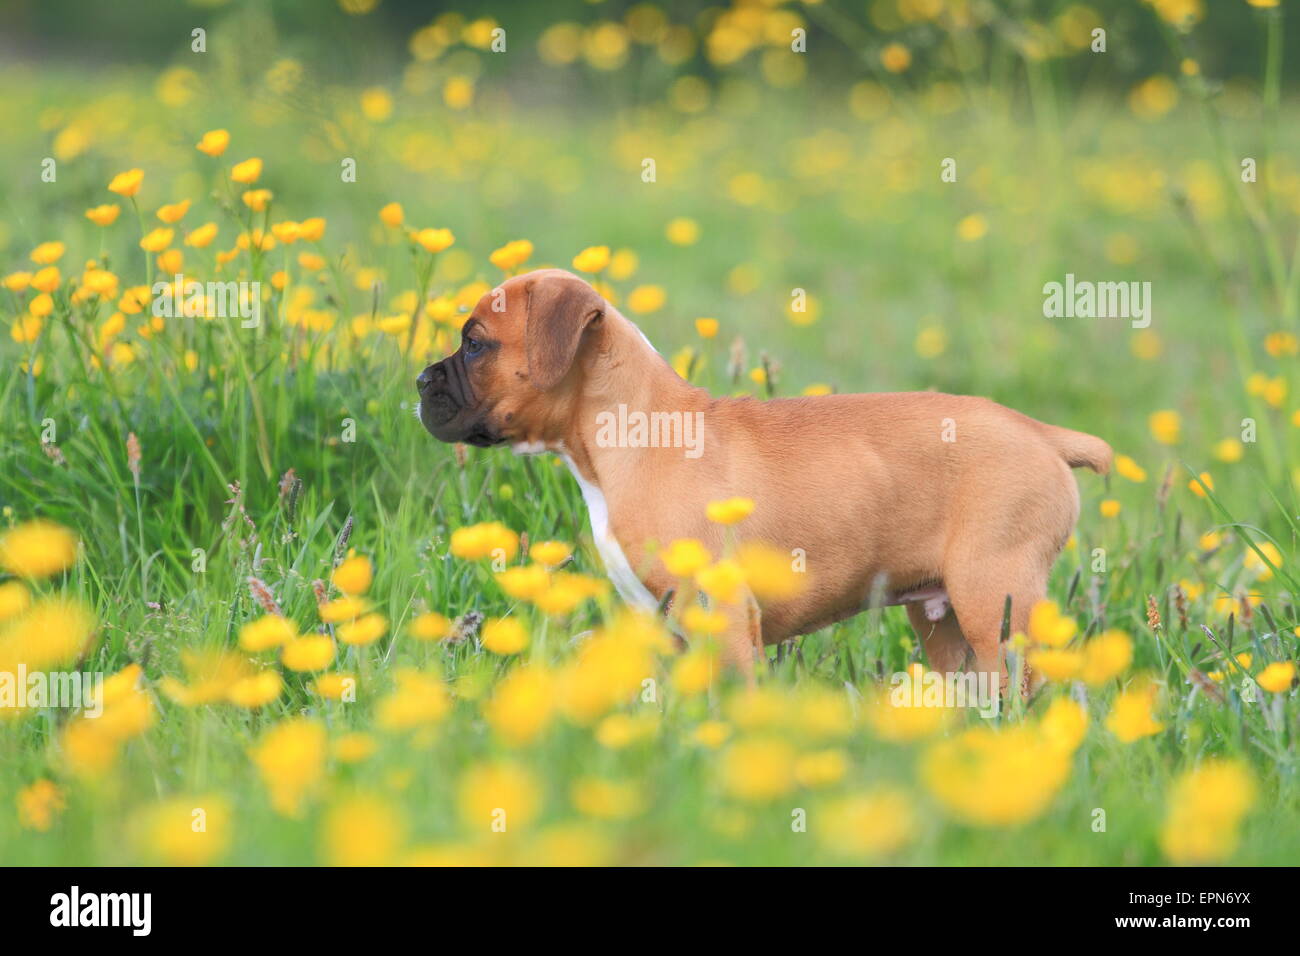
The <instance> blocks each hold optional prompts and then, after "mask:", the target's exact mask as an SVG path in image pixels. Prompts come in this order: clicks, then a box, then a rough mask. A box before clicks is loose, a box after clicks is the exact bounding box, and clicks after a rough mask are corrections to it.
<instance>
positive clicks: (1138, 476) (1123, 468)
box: [1115, 455, 1147, 482]
mask: <svg viewBox="0 0 1300 956" xmlns="http://www.w3.org/2000/svg"><path fill="white" fill-rule="evenodd" d="M1115 472H1116V474H1118V475H1119V476H1120V477H1121V478H1127V479H1128V480H1129V481H1134V482H1142V481H1146V480H1147V473H1146V469H1144V468H1143V467H1142V466H1141V465H1139V464H1138V463H1137V462H1135V461H1134V460H1133V459H1132V458H1130V457H1129V456H1128V455H1116V456H1115Z"/></svg>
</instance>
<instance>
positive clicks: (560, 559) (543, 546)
mask: <svg viewBox="0 0 1300 956" xmlns="http://www.w3.org/2000/svg"><path fill="white" fill-rule="evenodd" d="M571 554H573V548H571V547H570V546H569V545H567V544H565V543H564V542H563V541H539V542H537V544H535V545H533V546H532V547H531V548H529V549H528V556H529V557H531V558H532V559H533V560H534V561H536V562H537V563H538V564H541V565H545V566H546V567H548V568H557V567H559V566H560V565H561V564H563V563H564V562H565V561H567V560H569V555H571Z"/></svg>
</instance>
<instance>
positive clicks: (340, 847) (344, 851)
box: [321, 794, 406, 866]
mask: <svg viewBox="0 0 1300 956" xmlns="http://www.w3.org/2000/svg"><path fill="white" fill-rule="evenodd" d="M405 837H406V824H405V820H404V817H403V814H402V810H401V808H400V807H398V806H396V805H395V804H393V803H392V802H390V801H388V800H385V799H382V798H380V797H377V796H374V795H372V794H356V795H353V796H350V797H347V798H346V799H344V800H343V801H341V802H340V803H337V804H335V805H334V806H332V807H330V809H329V810H328V811H327V812H326V814H325V822H324V825H323V827H322V833H321V844H322V846H321V855H322V856H323V857H324V860H325V862H326V864H327V865H329V866H385V865H389V864H391V863H392V862H393V860H394V859H395V858H396V856H397V854H398V852H399V851H400V850H401V849H402V845H403V843H404V840H405Z"/></svg>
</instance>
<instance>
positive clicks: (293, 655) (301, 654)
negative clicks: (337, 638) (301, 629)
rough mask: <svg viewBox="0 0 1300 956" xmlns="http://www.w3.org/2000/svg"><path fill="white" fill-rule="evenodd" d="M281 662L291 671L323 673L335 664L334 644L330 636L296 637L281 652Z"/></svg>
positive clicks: (311, 635)
mask: <svg viewBox="0 0 1300 956" xmlns="http://www.w3.org/2000/svg"><path fill="white" fill-rule="evenodd" d="M280 662H281V663H282V664H284V666H285V667H287V668H288V669H289V670H291V671H321V670H324V669H325V668H327V667H329V666H330V664H332V663H333V662H334V642H333V641H332V640H330V637H329V635H328V634H308V635H306V636H304V637H295V638H294V639H293V640H291V641H289V642H288V643H287V644H285V645H284V646H283V648H282V649H281V651H280Z"/></svg>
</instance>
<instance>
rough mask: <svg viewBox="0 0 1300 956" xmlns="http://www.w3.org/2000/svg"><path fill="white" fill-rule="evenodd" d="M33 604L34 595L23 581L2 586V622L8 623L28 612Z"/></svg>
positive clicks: (0, 597)
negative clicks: (12, 618)
mask: <svg viewBox="0 0 1300 956" xmlns="http://www.w3.org/2000/svg"><path fill="white" fill-rule="evenodd" d="M31 604H32V593H31V592H30V591H29V590H27V585H25V584H23V582H21V581H5V582H4V583H3V584H0V621H7V620H8V619H9V618H11V617H17V616H18V615H19V614H22V613H23V611H26V610H27V609H28V608H29V607H31Z"/></svg>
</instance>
